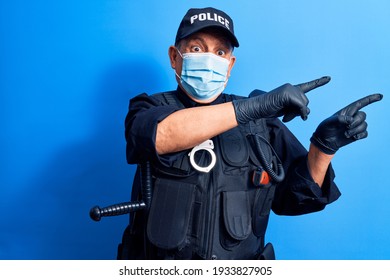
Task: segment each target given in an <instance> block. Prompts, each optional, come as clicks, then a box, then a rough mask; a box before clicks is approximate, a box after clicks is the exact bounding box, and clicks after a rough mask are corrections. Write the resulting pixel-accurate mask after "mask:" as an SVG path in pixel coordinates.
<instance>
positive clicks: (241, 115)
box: [118, 8, 382, 259]
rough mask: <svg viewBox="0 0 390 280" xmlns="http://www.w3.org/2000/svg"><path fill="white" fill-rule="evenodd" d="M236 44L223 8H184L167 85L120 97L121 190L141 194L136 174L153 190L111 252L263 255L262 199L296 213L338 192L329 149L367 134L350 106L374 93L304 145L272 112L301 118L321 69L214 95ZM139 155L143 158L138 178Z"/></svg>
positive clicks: (268, 255)
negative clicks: (127, 176)
mask: <svg viewBox="0 0 390 280" xmlns="http://www.w3.org/2000/svg"><path fill="white" fill-rule="evenodd" d="M238 46H239V43H238V40H237V38H236V36H235V34H234V26H233V21H232V19H231V18H230V17H229V16H228V15H227V14H226V13H224V12H223V11H220V10H217V9H214V8H204V9H190V10H189V11H188V12H187V13H186V15H185V16H184V18H183V20H182V22H181V24H180V26H179V29H178V31H177V35H176V41H175V46H171V47H169V58H170V63H171V66H172V68H173V69H174V71H175V76H176V80H177V82H178V87H177V89H176V90H175V91H171V92H166V93H160V94H154V95H151V96H149V95H147V94H141V95H138V96H136V97H135V98H133V99H132V100H131V101H130V106H129V113H128V115H127V117H126V132H125V133H126V140H127V160H128V162H129V163H130V164H139V168H138V169H137V173H136V176H135V179H134V185H133V192H132V197H133V199H144V198H142V197H141V196H142V190H141V183H142V181H145V180H150V181H152V182H153V193H152V200H151V202H150V203H149V202H148V203H147V204H150V205H147V210H144V211H139V212H136V213H135V214H133V215H132V216H131V225H130V226H129V227H128V228H127V229H126V231H125V234H124V236H123V242H122V244H121V245H120V246H119V252H118V258H138V259H273V258H274V252H273V248H272V245H271V244H267V245H265V244H264V243H265V242H264V239H265V232H266V227H267V223H268V218H269V213H270V210H271V209H272V210H273V211H274V212H275V213H276V214H279V215H301V214H306V213H310V212H315V211H320V210H322V209H324V208H325V206H326V205H327V204H329V203H331V202H334V201H335V200H337V199H338V197H339V196H340V192H339V190H338V188H337V186H336V185H335V183H334V181H333V179H334V172H333V169H332V166H331V163H330V162H331V159H332V158H333V156H334V154H335V152H336V151H337V150H338V149H339V148H340V147H342V146H345V145H347V144H349V143H351V142H353V141H355V140H358V139H362V138H365V137H366V136H367V131H366V128H367V123H366V122H365V118H366V115H365V113H364V112H361V111H359V110H360V109H361V108H362V107H364V106H366V105H368V104H370V103H372V102H375V101H378V100H380V99H381V98H382V95H380V94H376V95H370V96H367V97H365V98H362V99H361V100H359V101H357V102H354V103H352V104H351V105H349V106H347V107H345V108H344V109H342V110H340V111H338V112H337V113H335V114H334V115H333V116H331V117H330V118H328V119H326V120H324V121H323V122H322V123H321V124H320V125H319V126H318V128H317V130H316V131H315V132H314V133H313V136H312V137H311V145H310V148H309V151H307V150H306V149H305V148H304V147H303V146H302V145H301V144H300V143H299V141H298V140H297V139H296V138H295V137H294V135H293V134H292V133H291V132H290V131H289V130H288V129H287V128H286V126H284V124H283V123H282V122H281V121H280V120H279V119H278V117H283V121H285V122H287V121H290V120H291V119H293V118H295V117H296V116H301V118H302V119H303V120H305V119H306V118H307V116H308V114H309V109H308V107H307V105H308V99H307V97H306V96H305V93H306V92H307V91H310V90H313V89H315V88H316V87H318V86H322V85H324V84H326V83H327V82H328V81H329V79H330V78H329V77H323V78H321V79H318V80H315V81H312V82H308V83H303V84H300V85H297V86H292V85H290V84H285V85H283V86H281V87H278V88H276V89H274V90H272V91H270V92H268V93H265V92H262V91H259V90H255V91H253V92H252V93H251V94H250V97H249V98H246V97H245V98H244V97H239V96H235V95H228V94H224V93H222V92H223V90H224V88H225V87H226V84H227V81H228V78H229V77H230V74H231V70H232V68H233V66H234V63H235V61H236V58H235V56H234V55H233V49H234V47H238ZM145 163H148V164H150V166H151V175H148V176H149V178H146V179H145V178H143V175H142V174H141V171H140V170H141V168H140V167H141V166H142V165H143V164H145ZM144 195H145V193H144Z"/></svg>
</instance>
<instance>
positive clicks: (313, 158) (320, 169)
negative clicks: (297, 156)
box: [307, 144, 334, 186]
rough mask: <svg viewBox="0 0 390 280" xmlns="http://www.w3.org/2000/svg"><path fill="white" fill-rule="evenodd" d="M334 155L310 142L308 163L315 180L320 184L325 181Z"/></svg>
mask: <svg viewBox="0 0 390 280" xmlns="http://www.w3.org/2000/svg"><path fill="white" fill-rule="evenodd" d="M333 157H334V154H331V155H330V154H326V153H324V152H322V150H321V149H319V148H318V147H317V146H315V145H313V144H310V148H309V153H308V155H307V165H308V167H309V171H310V174H311V176H312V178H313V180H314V182H316V183H317V184H318V185H319V186H321V185H322V183H323V182H324V178H325V175H326V172H327V170H328V167H329V164H330V162H331V160H332V159H333Z"/></svg>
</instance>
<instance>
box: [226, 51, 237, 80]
mask: <svg viewBox="0 0 390 280" xmlns="http://www.w3.org/2000/svg"><path fill="white" fill-rule="evenodd" d="M234 63H236V57H235V56H233V55H232V56H231V57H230V64H229V69H228V73H227V78H229V77H230V71H232V68H233V66H234Z"/></svg>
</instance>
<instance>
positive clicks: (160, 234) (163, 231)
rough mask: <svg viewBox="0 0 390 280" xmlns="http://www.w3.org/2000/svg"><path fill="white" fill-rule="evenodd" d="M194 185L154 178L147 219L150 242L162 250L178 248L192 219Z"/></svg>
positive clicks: (183, 240) (184, 239)
mask: <svg viewBox="0 0 390 280" xmlns="http://www.w3.org/2000/svg"><path fill="white" fill-rule="evenodd" d="M195 188H196V185H194V184H190V183H185V182H178V181H171V180H169V179H164V178H157V179H156V182H155V187H154V192H153V199H152V204H151V208H150V212H149V217H148V223H147V235H148V238H149V240H150V242H151V243H152V244H153V245H155V246H157V247H159V248H161V249H165V250H171V249H175V248H179V249H180V248H181V247H182V246H183V245H184V244H185V241H186V237H187V232H188V230H189V224H190V220H191V214H192V213H191V211H192V205H193V202H194V198H195Z"/></svg>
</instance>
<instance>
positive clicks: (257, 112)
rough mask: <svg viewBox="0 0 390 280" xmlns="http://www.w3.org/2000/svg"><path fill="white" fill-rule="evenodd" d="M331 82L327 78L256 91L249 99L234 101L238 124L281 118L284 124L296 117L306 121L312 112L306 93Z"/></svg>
mask: <svg viewBox="0 0 390 280" xmlns="http://www.w3.org/2000/svg"><path fill="white" fill-rule="evenodd" d="M329 81H330V77H327V76H326V77H322V78H320V79H316V80H313V81H310V82H307V83H302V84H299V85H295V86H293V85H291V84H284V85H282V86H280V87H278V88H276V89H274V90H272V91H270V92H267V93H264V92H262V91H258V90H254V91H253V92H252V93H251V94H250V96H249V98H246V99H239V100H234V101H233V106H234V110H235V113H236V119H237V122H238V123H240V124H244V123H247V122H249V121H252V120H256V119H261V118H275V117H281V116H283V122H288V121H291V120H292V119H294V118H295V117H296V116H301V118H302V119H303V120H306V119H307V116H308V114H309V113H310V110H309V108H308V107H307V105H308V103H309V100H308V99H307V97H306V95H305V93H306V92H309V91H311V90H313V89H315V88H317V87H320V86H323V85H325V84H327V83H328V82H329Z"/></svg>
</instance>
